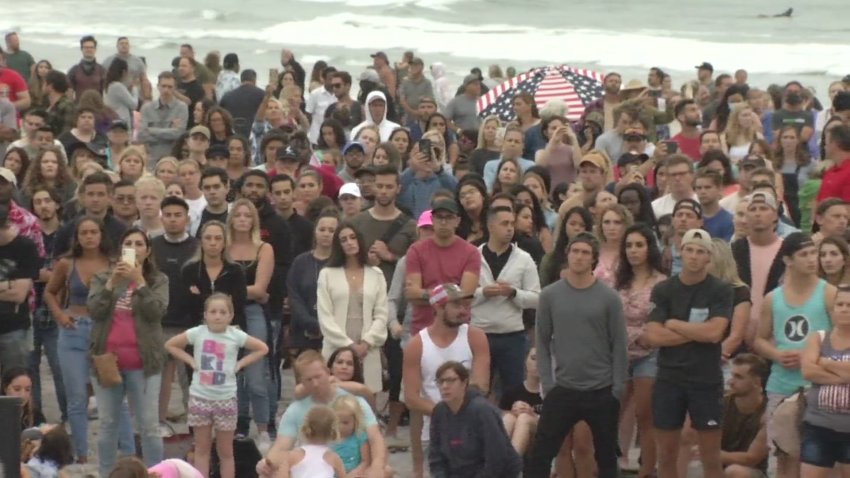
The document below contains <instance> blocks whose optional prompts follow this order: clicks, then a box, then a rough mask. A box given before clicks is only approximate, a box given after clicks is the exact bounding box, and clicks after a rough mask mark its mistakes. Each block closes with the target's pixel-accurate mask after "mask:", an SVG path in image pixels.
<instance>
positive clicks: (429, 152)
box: [398, 131, 457, 217]
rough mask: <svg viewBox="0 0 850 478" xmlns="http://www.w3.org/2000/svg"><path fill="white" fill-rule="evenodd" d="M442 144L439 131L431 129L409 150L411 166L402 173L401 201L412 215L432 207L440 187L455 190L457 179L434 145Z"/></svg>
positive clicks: (416, 215)
mask: <svg viewBox="0 0 850 478" xmlns="http://www.w3.org/2000/svg"><path fill="white" fill-rule="evenodd" d="M438 144H442V138H441V136H440V134H439V133H437V132H435V131H429V132H428V133H425V135H424V137H423V138H422V139H421V140H419V142H418V143H415V144H414V146H413V150H412V151H411V153H410V161H409V163H408V166H410V167H409V168H407V170H406V171H405V172H404V173H402V175H401V194H400V195H399V196H398V204H399V205H400V206H402V207H404V208H406V209H407V210H408V211H410V212H411V214H412V216H413V217H419V215H420V214H422V213H423V212H425V211H426V210H428V209H431V197H432V196H433V195H434V193H436V192H437V191H438V190H440V189H448V190H450V191H454V190H455V188H457V179H455V177H454V176H452V175H451V174H449V173H448V172H446V170H445V168H444V165H443V161H442V159H441V158H440V157H438V156H437V154H436V151H435V149H436V148H437V145H438Z"/></svg>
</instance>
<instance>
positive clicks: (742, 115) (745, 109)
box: [720, 103, 764, 164]
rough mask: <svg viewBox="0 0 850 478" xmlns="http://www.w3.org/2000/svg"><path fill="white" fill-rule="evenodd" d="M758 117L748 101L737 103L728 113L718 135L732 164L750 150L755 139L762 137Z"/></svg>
mask: <svg viewBox="0 0 850 478" xmlns="http://www.w3.org/2000/svg"><path fill="white" fill-rule="evenodd" d="M758 124H760V122H759V118H758V115H756V113H755V111H754V110H753V107H752V106H750V105H749V104H748V103H738V104H737V105H735V106H734V107H733V108H732V111H731V112H730V113H729V121H728V122H727V123H726V129H724V130H723V134H721V135H720V143H721V144H722V145H723V149H724V150H726V151H728V152H729V159H730V160H731V161H732V164H737V163H738V161H740V160H742V159H743V158H744V157H746V156H747V154H748V153H749V151H750V146H751V145H752V144H753V141H754V140H756V139H764V136H762V134H761V132H759V128H758V126H757V125H758Z"/></svg>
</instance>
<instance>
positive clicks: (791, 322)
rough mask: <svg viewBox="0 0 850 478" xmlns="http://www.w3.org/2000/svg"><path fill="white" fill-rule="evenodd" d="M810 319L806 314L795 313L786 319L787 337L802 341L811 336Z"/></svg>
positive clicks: (791, 339) (793, 340) (792, 340)
mask: <svg viewBox="0 0 850 478" xmlns="http://www.w3.org/2000/svg"><path fill="white" fill-rule="evenodd" d="M809 328H810V327H809V319H808V317H806V316H805V315H795V316H793V317H789V318H788V320H786V321H785V330H784V333H785V338H786V339H788V340H790V341H791V342H802V341H804V340H806V337H808V336H809Z"/></svg>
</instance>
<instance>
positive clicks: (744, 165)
mask: <svg viewBox="0 0 850 478" xmlns="http://www.w3.org/2000/svg"><path fill="white" fill-rule="evenodd" d="M765 166H767V162H766V161H765V160H764V158H762V157H761V156H747V157H746V158H744V159H742V160H741V163H740V167H741V169H756V168H763V167H765Z"/></svg>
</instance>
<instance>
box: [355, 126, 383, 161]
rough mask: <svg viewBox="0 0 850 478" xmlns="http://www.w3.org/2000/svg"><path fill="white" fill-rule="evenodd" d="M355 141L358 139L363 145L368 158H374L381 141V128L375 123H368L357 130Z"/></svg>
mask: <svg viewBox="0 0 850 478" xmlns="http://www.w3.org/2000/svg"><path fill="white" fill-rule="evenodd" d="M354 141H358V142H359V143H360V144H362V145H363V149H364V150H365V151H364V152H365V154H366V157H367V158H372V156H374V154H375V149H376V148H377V147H378V144H379V143H380V142H381V130H380V129H378V127H377V126H375V125H373V124H367V125H365V126H363V127H362V128H360V130H359V131H357V136H355V137H354Z"/></svg>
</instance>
